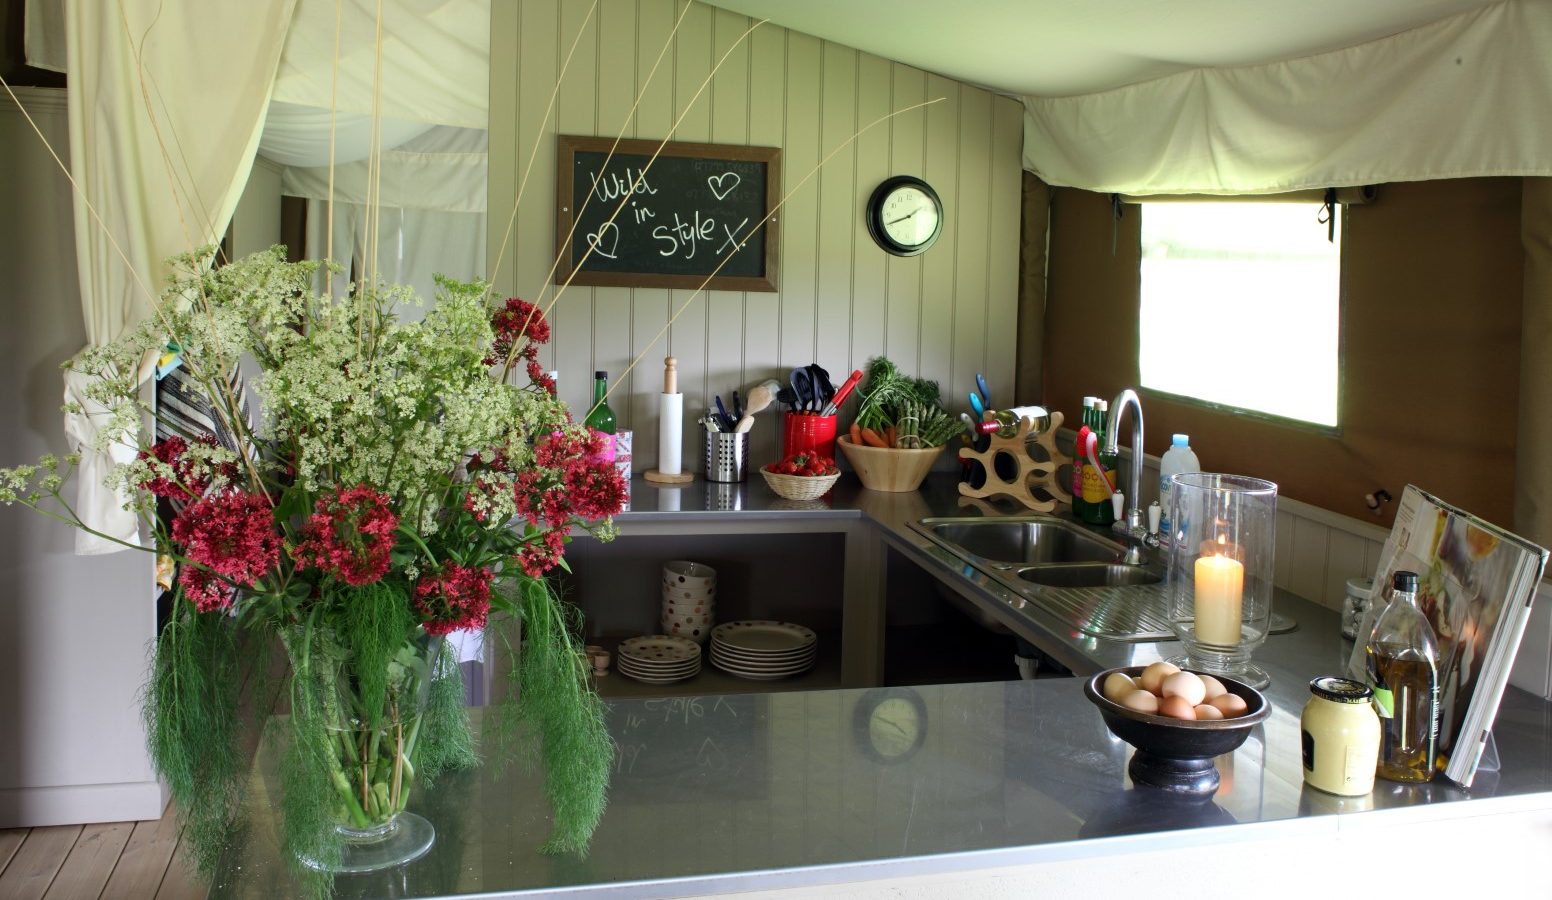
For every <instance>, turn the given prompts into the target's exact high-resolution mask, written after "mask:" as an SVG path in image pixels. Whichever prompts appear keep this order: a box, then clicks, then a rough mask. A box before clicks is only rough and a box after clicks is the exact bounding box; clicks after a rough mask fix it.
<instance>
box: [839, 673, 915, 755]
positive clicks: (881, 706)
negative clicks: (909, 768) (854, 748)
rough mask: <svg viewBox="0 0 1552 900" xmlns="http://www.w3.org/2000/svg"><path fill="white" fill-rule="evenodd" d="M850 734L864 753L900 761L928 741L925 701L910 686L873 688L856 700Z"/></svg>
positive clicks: (913, 753)
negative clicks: (855, 709)
mask: <svg viewBox="0 0 1552 900" xmlns="http://www.w3.org/2000/svg"><path fill="white" fill-rule="evenodd" d="M852 734H853V736H854V737H855V739H856V741H857V744H858V746H859V747H860V749H861V750H862V752H863V753H864V754H866V755H867V756H869V757H871V758H873V759H874V760H877V761H878V762H881V763H897V762H903V761H904V760H906V759H909V758H910V757H911V756H913V755H915V753H916V751H918V750H920V749H921V746H922V744H924V743H926V742H927V704H926V702H925V701H924V700H922V696H921V694H918V693H916V692H915V691H913V690H911V689H910V688H876V689H874V690H871V691H868V692H867V693H865V694H863V695H862V697H861V699H859V700H858V701H857V711H856V713H855V714H854V715H853V717H852Z"/></svg>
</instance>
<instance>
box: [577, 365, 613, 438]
mask: <svg viewBox="0 0 1552 900" xmlns="http://www.w3.org/2000/svg"><path fill="white" fill-rule="evenodd" d="M608 395H609V373H608V372H594V373H593V405H592V406H590V407H588V410H587V418H586V419H583V420H582V424H584V425H586V426H587V427H589V428H591V429H593V430H594V431H601V432H603V433H604V434H614V432H615V429H616V428H618V427H619V425H618V423H617V422H616V421H615V418H614V410H612V409H610V408H609V403H608V401H607V400H605V399H604V398H605V397H607V396H608Z"/></svg>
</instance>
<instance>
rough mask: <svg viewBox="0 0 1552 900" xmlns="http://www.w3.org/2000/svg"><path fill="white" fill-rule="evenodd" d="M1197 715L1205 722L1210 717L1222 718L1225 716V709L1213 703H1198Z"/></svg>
mask: <svg viewBox="0 0 1552 900" xmlns="http://www.w3.org/2000/svg"><path fill="white" fill-rule="evenodd" d="M1196 717H1197V718H1198V719H1201V720H1202V721H1204V722H1205V721H1208V720H1210V719H1221V718H1223V710H1221V709H1219V708H1218V707H1216V706H1213V705H1212V704H1211V703H1198V704H1197V705H1196Z"/></svg>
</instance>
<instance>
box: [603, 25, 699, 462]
mask: <svg viewBox="0 0 1552 900" xmlns="http://www.w3.org/2000/svg"><path fill="white" fill-rule="evenodd" d="M677 13H678V10H677V8H675V6H674V5H673V4H671V3H661V2H657V0H645V2H638V3H637V4H636V92H637V94H638V95H639V96H640V97H641V101H640V103H638V104H637V106H636V118H635V120H634V121H633V122H632V123H631V125H632V131H630V132H627V134H634V136H636V137H638V138H652V139H656V140H661V139H662V138H663V137H664V136H666V135H667V134H668V133H669V130H670V129H671V128H673V124H674V49H673V46H671V45H669V46H668V50H667V52H666V53H665V52H664V46H665V45H668V44H669V38H668V36H669V34H670V33H671V32H672V31H673V27H674V17H675V16H676V15H677ZM660 55H661V62H660V61H659V56H660ZM654 66H655V67H656V70H655V71H654V68H653V67H654ZM616 127H618V126H616ZM668 316H669V309H668V290H667V289H666V288H641V287H638V288H631V343H630V351H631V358H632V359H635V358H636V356H637V355H641V356H642V360H641V362H640V363H637V365H636V368H634V369H632V370H631V382H630V384H631V387H630V390H631V404H630V408H631V422H632V426H631V427H632V428H634V429H635V430H636V432H637V434H636V447H635V451H634V455H635V459H634V461H633V463H632V465H633V467H634V468H635V469H636V470H638V471H641V470H645V469H650V468H654V467H656V466H657V462H658V460H657V440H658V430H657V406H658V395H659V394H661V393H662V392H663V367H662V361H663V357H665V356H668V355H669V349H668V347H669V343H668V335H667V333H666V332H664V333H663V334H661V335H660V334H659V332H661V331H663V326H664V325H665V324H667V322H668ZM679 384H680V387H679V389H680V390H681V391H683V390H684V381H683V380H682V379H681V380H680V382H679ZM698 415H699V413H698V411H697V409H696V408H695V407H693V406H690V405H689V404H688V403H686V404H685V408H684V418H685V420H686V427H685V430H684V434H685V436H686V438H685V439H688V438H689V437H694V438H696V442H695V443H687V444H685V445H684V447H683V453H682V454H681V458H682V459H683V460H684V465H685V467H686V471H690V470H695V469H698V468H700V463H698V462H697V460H698V459H699V458H700V456H701V445H700V443H699V435H698V434H696V430H695V429H694V428H693V427H691V426H690V423H691V422H692V421H693V420H694V419H695V418H696V417H697V416H698Z"/></svg>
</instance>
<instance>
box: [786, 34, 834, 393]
mask: <svg viewBox="0 0 1552 900" xmlns="http://www.w3.org/2000/svg"><path fill="white" fill-rule="evenodd" d="M823 66H824V52H823V46H822V44H821V42H820V41H819V39H818V38H814V37H810V36H808V35H806V34H799V33H797V32H788V34H787V72H786V77H787V97H786V102H787V106H786V111H785V115H786V120H787V134H786V139H787V143H786V146H785V147H784V148H783V150H782V173H781V174H782V182H783V183H784V187H783V195H784V196H785V195H787V194H790V195H791V196H789V197H788V199H787V202H786V205H785V206H783V207H782V208H781V212H782V225H781V257H782V258H781V282H780V285H781V361H782V365H783V366H784V367H786V368H791V367H794V366H802V365H807V364H808V363H811V362H813V361H814V305H815V299H816V298H815V289H814V285H815V275H816V273H817V272H818V270H819V265H818V249H819V245H818V231H819V186H818V181H817V179H818V175H817V174H816V175H814V176H813V177H812V178H809V180H808V181H807V183H804V184H803V185H802V187H801V188H799V187H797V185H798V183H799V182H800V181H802V179H803V178H804V177H805V176H808V175H809V173H810V171H811V170H812V169H813V168H814V166H816V165H818V164H819V156H820V151H819V140H820V134H819V103H820V98H821V94H820V87H821V84H822V77H823V72H822V68H823Z"/></svg>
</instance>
